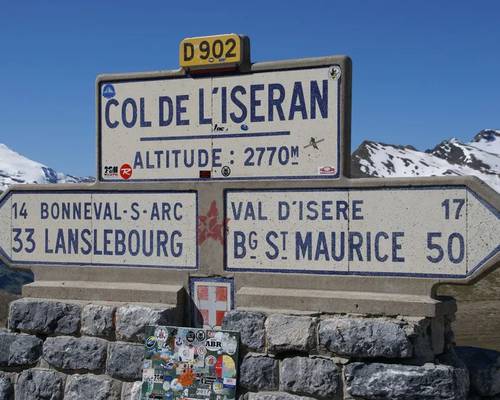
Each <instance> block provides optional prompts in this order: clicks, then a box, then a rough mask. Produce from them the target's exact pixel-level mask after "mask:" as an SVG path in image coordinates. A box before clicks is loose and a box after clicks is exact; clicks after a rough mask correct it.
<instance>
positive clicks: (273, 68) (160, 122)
mask: <svg viewBox="0 0 500 400" xmlns="http://www.w3.org/2000/svg"><path fill="white" fill-rule="evenodd" d="M349 93H350V63H349V60H348V59H347V58H346V57H325V58H320V59H306V60H300V61H291V62H281V63H261V64H254V65H253V66H252V68H251V72H250V73H244V74H229V75H227V74H226V75H220V76H218V75H214V76H207V75H202V76H198V75H196V76H191V75H185V74H183V73H180V72H178V71H172V72H164V73H158V74H131V75H124V76H119V75H109V76H101V77H99V78H98V82H97V114H98V126H97V131H98V138H97V141H98V179H99V180H100V181H106V182H125V181H128V182H130V181H171V180H176V181H179V180H198V179H207V178H210V179H212V180H214V179H221V180H231V179H290V178H295V179H298V178H308V179H313V178H314V179H318V178H319V179H325V178H339V177H340V176H341V175H342V174H343V173H345V172H348V171H344V165H343V163H345V159H346V158H348V157H349V141H348V138H349V124H348V122H347V121H348V120H349V112H348V110H349V109H350V107H349V101H350V94H349Z"/></svg>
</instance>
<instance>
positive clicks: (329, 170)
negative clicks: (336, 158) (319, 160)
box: [318, 165, 336, 175]
mask: <svg viewBox="0 0 500 400" xmlns="http://www.w3.org/2000/svg"><path fill="white" fill-rule="evenodd" d="M335 172H336V169H335V168H334V167H332V166H330V165H325V166H324V167H319V168H318V174H319V175H335Z"/></svg>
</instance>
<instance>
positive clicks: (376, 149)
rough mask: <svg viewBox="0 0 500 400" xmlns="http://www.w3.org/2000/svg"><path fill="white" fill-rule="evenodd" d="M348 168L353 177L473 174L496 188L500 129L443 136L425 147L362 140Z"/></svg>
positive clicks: (499, 168)
mask: <svg viewBox="0 0 500 400" xmlns="http://www.w3.org/2000/svg"><path fill="white" fill-rule="evenodd" d="M351 168H352V176H353V177H356V178H360V177H369V176H374V177H409V176H441V175H475V176H477V177H478V178H480V179H482V180H483V181H484V182H486V183H488V184H489V185H490V186H491V187H492V188H494V189H495V190H496V191H497V192H500V130H494V129H485V130H482V131H481V132H479V133H478V134H477V135H476V136H474V138H473V139H472V141H470V142H468V143H461V142H460V141H459V140H457V139H450V140H445V141H443V142H441V143H440V144H438V145H437V146H436V147H434V148H433V149H431V150H426V151H418V150H417V149H415V148H414V147H412V146H398V145H392V144H384V143H378V142H372V141H364V142H363V143H361V145H360V146H359V147H358V148H357V149H356V151H354V153H353V154H352V164H351Z"/></svg>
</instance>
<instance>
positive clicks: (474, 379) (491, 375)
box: [455, 347, 500, 396]
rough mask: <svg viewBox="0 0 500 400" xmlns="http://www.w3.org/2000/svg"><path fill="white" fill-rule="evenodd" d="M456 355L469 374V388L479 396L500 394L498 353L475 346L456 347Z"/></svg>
mask: <svg viewBox="0 0 500 400" xmlns="http://www.w3.org/2000/svg"><path fill="white" fill-rule="evenodd" d="M455 352H456V354H457V356H458V357H459V358H460V359H461V360H462V361H463V362H464V363H465V365H466V366H467V368H468V370H469V374H470V384H471V388H472V389H473V390H474V391H475V392H476V393H477V394H479V395H481V396H495V395H499V394H500V353H499V352H497V351H494V350H485V349H478V348H475V347H457V348H456V349H455Z"/></svg>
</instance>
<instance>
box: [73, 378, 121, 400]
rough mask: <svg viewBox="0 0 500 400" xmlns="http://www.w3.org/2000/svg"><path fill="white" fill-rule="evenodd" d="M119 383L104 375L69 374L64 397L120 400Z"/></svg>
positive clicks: (83, 399)
mask: <svg viewBox="0 0 500 400" xmlns="http://www.w3.org/2000/svg"><path fill="white" fill-rule="evenodd" d="M120 392H121V384H120V382H118V381H115V380H113V379H111V378H108V377H106V376H98V375H91V374H86V375H71V376H69V377H68V381H67V384H66V390H65V393H64V398H65V399H68V400H69V399H71V400H89V399H92V400H120Z"/></svg>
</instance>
